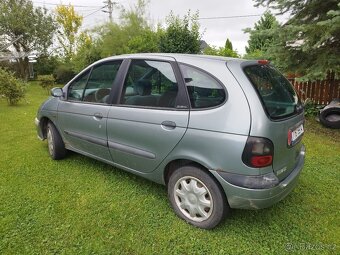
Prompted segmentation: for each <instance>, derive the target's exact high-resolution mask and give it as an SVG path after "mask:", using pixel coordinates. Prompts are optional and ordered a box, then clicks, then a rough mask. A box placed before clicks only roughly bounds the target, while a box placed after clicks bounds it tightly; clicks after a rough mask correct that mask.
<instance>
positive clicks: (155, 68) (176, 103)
mask: <svg viewBox="0 0 340 255" xmlns="http://www.w3.org/2000/svg"><path fill="white" fill-rule="evenodd" d="M35 123H36V125H37V129H38V136H39V138H40V139H42V140H44V139H47V142H48V149H49V153H50V155H51V157H52V158H53V159H56V160H58V159H62V158H64V157H65V156H66V152H67V150H71V151H75V152H78V153H81V154H83V155H85V156H89V157H92V158H94V159H97V160H100V161H103V162H106V163H108V164H111V165H113V166H115V167H117V168H120V169H124V170H126V171H129V172H131V173H133V174H137V175H139V176H142V177H144V178H147V179H149V180H152V181H154V182H157V183H161V184H164V185H166V186H167V190H168V197H169V200H170V203H171V206H172V207H173V209H174V211H175V213H176V214H177V215H178V216H179V217H180V218H182V219H184V220H185V221H187V222H189V223H191V224H192V225H195V226H197V227H200V228H205V229H211V228H213V227H215V226H216V225H217V224H218V223H220V222H221V221H222V220H223V218H224V217H225V216H226V215H227V214H229V213H230V208H245V209H259V208H265V207H268V206H271V205H272V204H274V203H276V202H278V201H280V200H281V199H283V198H284V197H286V196H287V195H288V194H289V193H290V192H291V190H292V189H293V188H294V187H295V186H296V184H297V181H298V177H299V174H300V171H301V169H302V167H303V164H304V158H305V147H304V146H303V144H302V142H301V140H302V136H303V133H304V126H303V125H304V112H303V107H302V105H301V103H300V100H299V98H298V96H297V94H296V93H295V91H294V89H293V87H292V86H291V84H290V83H289V82H288V81H287V80H286V79H285V78H284V77H283V76H282V74H280V73H279V72H278V71H277V70H276V69H275V68H274V67H273V66H271V65H270V64H269V63H268V61H266V60H259V61H257V60H256V61H248V60H241V59H231V58H223V57H212V56H203V55H184V54H162V53H158V54H133V55H122V56H115V57H110V58H106V59H103V60H100V61H98V62H96V63H94V64H92V65H90V66H89V67H87V68H85V69H84V70H83V71H82V72H80V73H79V74H78V75H77V76H76V77H74V78H73V79H72V80H71V81H70V82H69V83H68V84H66V85H65V86H64V87H63V88H62V89H61V88H55V89H53V90H52V97H50V98H49V99H48V100H46V101H45V102H44V103H43V104H42V105H41V107H40V109H39V111H38V114H37V118H36V120H35ZM113 170H114V169H113Z"/></svg>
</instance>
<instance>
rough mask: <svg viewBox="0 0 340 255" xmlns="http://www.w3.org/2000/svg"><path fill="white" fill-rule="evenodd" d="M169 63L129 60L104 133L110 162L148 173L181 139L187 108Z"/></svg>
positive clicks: (187, 117)
mask: <svg viewBox="0 0 340 255" xmlns="http://www.w3.org/2000/svg"><path fill="white" fill-rule="evenodd" d="M175 70H176V64H175V62H172V61H160V60H146V59H139V60H132V62H131V64H130V67H129V70H128V72H127V75H126V78H125V82H124V86H123V89H122V95H121V98H120V104H118V105H116V106H112V108H111V109H110V111H109V114H108V120H107V134H108V145H109V150H110V152H111V154H112V157H113V161H114V162H115V163H116V164H118V165H119V166H123V167H125V168H128V169H130V170H134V171H138V172H151V171H153V170H155V168H156V167H157V166H158V165H159V164H160V163H161V162H162V160H163V159H164V158H165V157H166V156H167V155H168V154H169V153H170V152H171V150H172V149H173V148H174V147H175V146H176V145H177V143H178V142H179V141H180V140H181V138H182V137H183V135H184V133H185V131H186V129H187V126H188V119H189V106H188V103H187V99H186V94H185V91H184V89H185V88H184V85H183V83H181V78H180V76H179V74H178V73H177V72H176V71H175Z"/></svg>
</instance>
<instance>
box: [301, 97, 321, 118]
mask: <svg viewBox="0 0 340 255" xmlns="http://www.w3.org/2000/svg"><path fill="white" fill-rule="evenodd" d="M304 108H305V116H306V117H315V116H316V115H318V113H319V111H320V109H321V108H322V106H318V105H316V104H315V103H314V102H313V101H312V100H310V99H309V98H307V99H306V100H305V102H304Z"/></svg>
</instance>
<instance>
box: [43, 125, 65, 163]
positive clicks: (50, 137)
mask: <svg viewBox="0 0 340 255" xmlns="http://www.w3.org/2000/svg"><path fill="white" fill-rule="evenodd" d="M46 136H47V144H48V152H49V153H50V156H51V158H52V159H55V160H58V159H63V158H65V156H66V149H65V144H64V142H63V139H62V138H61V136H60V134H59V132H58V130H57V129H56V127H55V126H54V125H53V124H52V123H51V122H49V123H48V124H47V130H46Z"/></svg>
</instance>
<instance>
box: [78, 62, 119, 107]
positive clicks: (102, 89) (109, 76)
mask: <svg viewBox="0 0 340 255" xmlns="http://www.w3.org/2000/svg"><path fill="white" fill-rule="evenodd" d="M120 64H121V61H119V62H106V63H102V64H100V65H98V66H95V67H93V69H92V72H91V75H90V77H89V79H88V82H87V85H86V88H85V91H84V94H83V101H85V102H94V103H107V101H108V99H109V95H110V92H111V88H112V85H113V81H114V80H115V78H116V74H117V72H118V69H119V66H120Z"/></svg>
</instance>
